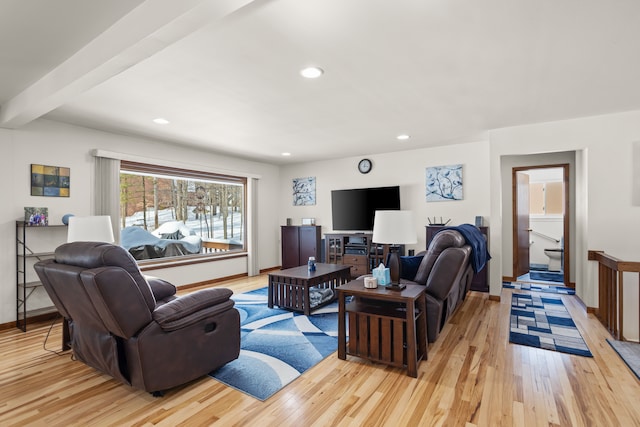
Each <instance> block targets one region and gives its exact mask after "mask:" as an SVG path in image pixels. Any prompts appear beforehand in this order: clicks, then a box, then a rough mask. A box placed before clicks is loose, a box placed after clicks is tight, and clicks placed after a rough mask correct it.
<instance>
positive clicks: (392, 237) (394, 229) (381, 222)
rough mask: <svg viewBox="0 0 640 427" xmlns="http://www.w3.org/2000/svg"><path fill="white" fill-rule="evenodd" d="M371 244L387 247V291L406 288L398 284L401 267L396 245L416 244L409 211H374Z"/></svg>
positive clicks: (398, 248) (413, 226)
mask: <svg viewBox="0 0 640 427" xmlns="http://www.w3.org/2000/svg"><path fill="white" fill-rule="evenodd" d="M371 240H372V241H373V243H380V244H386V245H390V246H389V252H390V254H389V263H388V264H389V265H388V266H387V267H389V276H390V279H391V283H390V284H389V285H387V289H392V290H397V291H399V290H402V289H404V288H405V287H406V286H405V285H403V284H401V283H400V275H401V273H402V271H401V270H402V265H401V264H400V254H399V253H398V251H399V250H400V247H399V246H398V245H406V244H413V243H417V241H418V239H417V236H416V227H415V225H414V222H413V212H411V211H397V210H396V211H376V213H375V216H374V219H373V236H372V238H371Z"/></svg>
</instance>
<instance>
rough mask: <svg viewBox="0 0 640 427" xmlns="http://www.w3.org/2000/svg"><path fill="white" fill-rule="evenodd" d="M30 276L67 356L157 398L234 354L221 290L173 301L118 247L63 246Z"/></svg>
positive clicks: (230, 314)
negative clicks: (62, 327)
mask: <svg viewBox="0 0 640 427" xmlns="http://www.w3.org/2000/svg"><path fill="white" fill-rule="evenodd" d="M35 270H36V272H37V274H38V276H39V277H40V280H41V281H42V283H43V284H44V287H45V289H46V291H47V293H48V294H49V297H50V298H51V300H52V301H53V303H54V304H55V306H56V308H57V309H58V311H59V312H60V313H61V314H62V316H64V317H65V318H66V319H67V321H68V324H69V332H70V338H71V348H72V350H73V352H74V355H75V357H76V358H77V359H79V360H81V361H82V362H84V363H86V364H87V365H89V366H91V367H93V368H95V369H97V370H99V371H101V372H103V373H105V374H107V375H110V376H112V377H113V378H115V379H117V380H118V381H121V382H123V383H125V384H128V385H131V386H133V387H135V388H138V389H142V390H145V391H148V392H152V393H156V394H157V393H160V394H161V392H163V391H165V390H167V389H170V388H172V387H175V386H178V385H181V384H184V383H187V382H189V381H191V380H194V379H196V378H199V377H201V376H203V375H206V374H207V373H209V372H212V371H214V370H215V369H217V368H218V367H220V366H222V365H224V364H226V363H228V362H230V361H232V360H234V359H236V358H237V357H238V355H239V353H240V315H239V313H238V311H237V310H236V309H235V308H234V307H233V305H234V302H233V300H231V299H229V298H230V296H231V295H232V293H233V292H232V291H231V290H229V289H224V288H211V289H203V290H200V291H196V292H193V293H191V294H187V295H183V296H180V297H176V296H175V293H176V288H175V286H174V285H172V284H170V283H168V282H166V281H164V280H161V279H158V278H151V277H145V276H143V275H142V273H141V272H140V269H139V268H138V265H137V264H136V261H135V260H134V259H133V257H132V256H131V255H130V254H129V252H127V251H126V250H125V249H124V248H122V247H120V246H116V245H112V244H108V243H98V242H74V243H67V244H64V245H62V246H60V247H58V248H57V249H56V251H55V258H54V259H49V260H44V261H40V262H38V263H36V264H35Z"/></svg>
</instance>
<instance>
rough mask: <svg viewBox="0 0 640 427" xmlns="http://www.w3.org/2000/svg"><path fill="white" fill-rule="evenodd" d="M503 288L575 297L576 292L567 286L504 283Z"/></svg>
mask: <svg viewBox="0 0 640 427" xmlns="http://www.w3.org/2000/svg"><path fill="white" fill-rule="evenodd" d="M502 287H503V288H510V289H522V290H523V291H535V292H547V293H550V294H564V295H575V294H576V290H575V289H573V288H567V287H566V286H555V285H544V284H541V283H528V282H502Z"/></svg>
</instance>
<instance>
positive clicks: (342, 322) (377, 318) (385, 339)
mask: <svg viewBox="0 0 640 427" xmlns="http://www.w3.org/2000/svg"><path fill="white" fill-rule="evenodd" d="M424 290H425V288H424V286H420V285H407V287H406V288H405V289H403V290H402V291H392V290H388V289H386V288H385V287H383V286H378V287H377V288H375V289H367V288H365V287H364V280H363V279H359V280H354V281H352V282H349V283H347V284H346V285H342V286H340V287H339V288H338V307H339V308H338V310H339V315H338V358H340V359H343V360H345V359H346V357H347V354H349V355H351V356H357V357H361V358H363V359H368V360H371V361H373V362H381V363H385V364H387V365H392V366H397V367H400V368H406V369H407V374H408V375H409V376H411V377H414V378H416V377H417V376H418V363H419V362H420V361H421V360H422V359H425V360H426V359H427V313H426V308H427V307H426V306H427V304H426V297H425V293H424ZM348 296H353V297H354V298H352V300H351V301H350V302H349V303H347V302H346V299H347V297H348ZM347 315H348V316H349V341H348V345H347V332H346V316H347Z"/></svg>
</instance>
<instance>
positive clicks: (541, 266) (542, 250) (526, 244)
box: [512, 163, 571, 286]
mask: <svg viewBox="0 0 640 427" xmlns="http://www.w3.org/2000/svg"><path fill="white" fill-rule="evenodd" d="M512 188H513V199H512V200H513V222H512V224H513V275H514V279H517V278H519V277H522V276H524V275H528V274H531V276H532V279H533V276H534V274H535V275H537V276H544V274H541V273H540V272H539V271H544V270H547V272H548V273H549V274H546V276H552V274H550V273H552V272H553V275H554V276H559V278H560V279H559V280H562V284H564V286H571V284H570V254H571V248H570V241H571V239H570V236H569V224H570V211H569V200H570V194H569V188H570V186H569V164H568V163H567V164H549V165H539V166H525V167H514V168H512ZM543 280H544V279H543ZM558 284H560V283H558Z"/></svg>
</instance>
